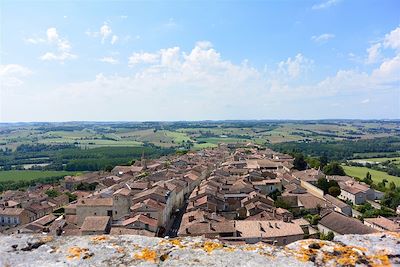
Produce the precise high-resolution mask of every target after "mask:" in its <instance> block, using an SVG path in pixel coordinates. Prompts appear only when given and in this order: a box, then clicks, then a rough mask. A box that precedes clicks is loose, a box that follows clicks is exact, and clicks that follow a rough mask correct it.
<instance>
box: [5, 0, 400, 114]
mask: <svg viewBox="0 0 400 267" xmlns="http://www.w3.org/2000/svg"><path fill="white" fill-rule="evenodd" d="M399 14H400V2H399V1H383V0H379V1H365V0H362V1H361V0H360V1H350V0H315V1H311V0H310V1H146V2H144V1H143V2H141V1H113V2H112V3H111V2H105V1H86V2H83V1H42V2H38V1H37V2H35V1H1V14H0V15H1V17H0V31H1V40H0V44H1V45H0V53H1V54H0V59H1V61H0V63H1V67H0V79H1V80H0V81H1V91H0V105H1V106H0V121H68V120H128V121H132V120H134V121H137V120H139V121H141V120H205V119H324V118H354V119H369V118H376V119H383V118H400V16H399Z"/></svg>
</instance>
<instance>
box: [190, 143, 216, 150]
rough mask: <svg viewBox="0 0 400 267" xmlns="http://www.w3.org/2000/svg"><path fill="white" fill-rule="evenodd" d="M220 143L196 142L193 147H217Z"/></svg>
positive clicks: (197, 148)
mask: <svg viewBox="0 0 400 267" xmlns="http://www.w3.org/2000/svg"><path fill="white" fill-rule="evenodd" d="M217 146H218V145H216V144H212V143H202V144H197V143H195V144H194V145H193V149H195V150H200V149H203V148H211V147H217Z"/></svg>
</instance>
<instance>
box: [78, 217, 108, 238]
mask: <svg viewBox="0 0 400 267" xmlns="http://www.w3.org/2000/svg"><path fill="white" fill-rule="evenodd" d="M110 228H111V218H110V217H109V216H88V217H86V218H85V220H84V221H83V223H82V226H81V233H82V235H102V234H108V233H109V232H110Z"/></svg>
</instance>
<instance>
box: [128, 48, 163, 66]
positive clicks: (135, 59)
mask: <svg viewBox="0 0 400 267" xmlns="http://www.w3.org/2000/svg"><path fill="white" fill-rule="evenodd" d="M159 58H160V55H159V54H153V53H146V52H141V53H133V54H132V55H131V56H130V57H129V58H128V63H129V66H131V67H132V66H134V65H137V64H142V63H144V64H150V63H156V62H157V61H158V60H159Z"/></svg>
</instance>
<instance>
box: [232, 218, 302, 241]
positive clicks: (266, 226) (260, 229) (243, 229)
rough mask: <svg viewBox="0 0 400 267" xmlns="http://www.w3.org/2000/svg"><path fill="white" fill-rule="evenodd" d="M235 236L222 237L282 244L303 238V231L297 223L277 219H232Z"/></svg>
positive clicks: (233, 239)
mask: <svg viewBox="0 0 400 267" xmlns="http://www.w3.org/2000/svg"><path fill="white" fill-rule="evenodd" d="M234 226H235V229H236V232H237V235H236V237H232V238H224V240H229V241H244V242H246V243H249V244H255V243H258V242H264V243H268V244H271V245H278V246H283V245H286V244H289V243H291V242H294V241H297V240H300V239H303V238H304V231H303V229H302V228H301V226H300V225H299V224H295V223H288V222H283V221H279V220H265V221H252V220H245V221H234Z"/></svg>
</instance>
